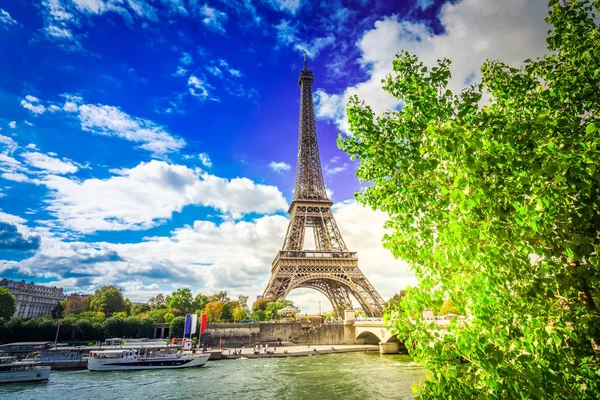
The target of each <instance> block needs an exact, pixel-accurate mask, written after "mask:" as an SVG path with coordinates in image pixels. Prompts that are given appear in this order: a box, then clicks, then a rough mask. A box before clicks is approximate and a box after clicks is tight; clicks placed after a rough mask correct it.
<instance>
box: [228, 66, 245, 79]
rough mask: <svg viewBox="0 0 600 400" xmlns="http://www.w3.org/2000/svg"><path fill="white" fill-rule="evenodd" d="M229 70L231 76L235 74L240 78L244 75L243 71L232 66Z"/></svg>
mask: <svg viewBox="0 0 600 400" xmlns="http://www.w3.org/2000/svg"><path fill="white" fill-rule="evenodd" d="M228 71H229V73H230V74H231V76H235V77H236V78H239V77H240V76H242V72H241V71H239V70H237V69H235V68H230V69H228Z"/></svg>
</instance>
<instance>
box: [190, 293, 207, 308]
mask: <svg viewBox="0 0 600 400" xmlns="http://www.w3.org/2000/svg"><path fill="white" fill-rule="evenodd" d="M206 303H208V296H207V295H205V294H202V293H198V294H197V295H196V297H194V301H193V302H192V309H194V310H204V307H206Z"/></svg>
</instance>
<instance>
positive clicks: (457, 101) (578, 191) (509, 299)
mask: <svg viewBox="0 0 600 400" xmlns="http://www.w3.org/2000/svg"><path fill="white" fill-rule="evenodd" d="M550 7H551V11H550V14H549V16H548V18H547V20H546V21H547V22H548V23H549V24H551V25H552V27H551V30H550V31H549V33H548V38H547V43H548V55H545V56H544V57H541V58H539V59H535V60H526V61H525V62H524V64H523V67H521V68H514V67H510V66H508V65H505V64H503V63H501V62H498V61H487V62H486V63H485V64H484V65H483V67H482V73H483V77H482V81H481V83H476V84H473V85H471V86H470V87H469V88H468V89H466V90H464V91H463V92H462V93H460V94H458V95H457V94H454V93H453V92H452V91H450V90H448V88H447V84H448V80H449V79H450V71H449V65H450V61H449V60H445V59H444V60H441V61H438V63H437V65H436V66H434V67H433V68H428V67H426V66H424V65H423V64H422V63H421V62H419V60H418V59H417V58H416V57H415V56H413V55H411V54H409V53H407V52H402V53H401V54H399V55H398V56H397V57H396V59H395V61H394V72H393V74H391V75H390V76H389V77H388V78H387V79H386V80H385V81H384V89H385V90H386V91H387V92H388V93H390V94H392V95H393V96H395V97H396V98H397V99H399V100H402V101H403V103H404V104H403V107H402V109H401V110H399V111H393V112H388V113H386V114H385V115H383V116H380V117H376V116H375V115H374V113H373V111H372V109H371V108H370V107H368V106H367V105H365V104H364V103H362V102H361V101H360V100H359V99H358V98H356V97H354V98H353V99H351V101H350V104H349V106H348V110H347V111H348V116H349V123H350V130H351V132H352V134H353V135H352V136H350V137H347V138H341V139H340V145H341V147H342V148H343V149H344V150H345V151H346V152H347V153H349V154H350V155H351V157H352V158H353V159H359V160H360V166H359V168H358V172H357V175H358V176H359V178H360V179H361V180H364V181H370V182H373V185H372V186H371V187H369V188H367V189H366V190H364V191H363V192H361V193H360V194H358V196H357V197H358V199H359V201H360V202H362V203H364V204H366V205H369V206H371V207H373V208H375V209H379V210H382V211H384V212H386V213H388V214H389V217H390V219H389V221H388V222H387V224H386V227H387V228H388V229H389V231H390V233H389V234H387V235H386V236H385V237H384V245H385V246H386V247H387V248H388V249H390V250H391V251H392V252H393V254H394V255H395V256H396V257H401V258H402V259H404V260H405V261H407V262H408V263H409V265H410V266H411V268H412V270H413V271H414V273H415V275H416V276H417V278H418V280H419V284H418V286H417V287H415V288H410V289H409V290H407V294H406V296H404V298H403V300H402V309H404V310H405V311H406V312H400V311H395V312H394V311H392V312H391V313H389V314H388V316H387V318H389V320H390V322H391V324H392V325H393V326H394V327H395V329H396V332H397V333H398V334H399V336H400V338H401V340H403V341H405V342H406V344H407V347H408V348H409V351H410V352H411V354H412V355H413V356H415V359H416V360H418V361H421V362H422V363H423V364H424V365H425V366H426V368H427V370H428V374H427V378H426V381H425V383H424V385H423V386H422V387H421V388H420V396H421V398H439V399H448V398H456V399H462V398H481V399H484V398H485V399H487V398H511V399H512V398H523V399H524V398H538V399H542V398H562V399H567V398H568V399H575V398H576V399H586V398H594V397H595V396H596V395H597V393H599V392H600V385H599V383H600V379H599V377H600V366H599V357H598V353H597V352H596V351H595V350H594V348H595V345H596V343H598V340H599V339H598V338H599V337H600V328H599V325H600V324H599V312H598V306H597V304H596V302H597V299H598V289H599V277H600V273H599V270H600V258H599V256H598V254H599V252H600V236H599V232H600V172H599V171H597V168H598V166H599V165H600V131H599V127H600V117H599V111H600V110H599V105H600V97H599V88H600V47H599V46H598V43H600V29H599V27H598V18H597V16H598V13H599V12H600V10H599V8H600V2H599V1H595V2H593V3H592V2H590V1H571V0H565V1H556V2H554V1H553V2H551V3H550ZM487 96H490V98H491V99H492V100H491V101H488V102H485V101H484V100H482V99H485V98H486V97H487ZM482 103H484V105H482ZM445 299H450V300H451V301H453V302H454V304H456V305H457V307H458V310H459V311H460V313H461V314H465V315H467V316H468V319H467V320H466V321H464V322H461V321H453V322H452V323H451V325H450V327H449V328H444V330H442V329H441V328H440V329H438V328H436V327H434V326H433V325H430V324H429V323H427V322H426V321H424V320H423V319H422V318H421V317H420V316H421V315H422V312H423V310H424V309H425V308H430V309H431V307H432V306H436V305H439V304H441V303H442V302H443V301H444V300H445Z"/></svg>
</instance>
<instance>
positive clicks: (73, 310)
mask: <svg viewBox="0 0 600 400" xmlns="http://www.w3.org/2000/svg"><path fill="white" fill-rule="evenodd" d="M63 301H64V310H63V312H62V316H63V317H66V316H67V315H69V314H80V313H82V312H85V304H84V303H83V301H81V300H80V299H78V298H75V297H72V298H69V299H67V300H63Z"/></svg>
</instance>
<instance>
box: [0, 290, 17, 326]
mask: <svg viewBox="0 0 600 400" xmlns="http://www.w3.org/2000/svg"><path fill="white" fill-rule="evenodd" d="M16 303H17V300H16V299H15V296H13V295H12V293H11V292H10V291H9V290H8V289H5V288H0V318H4V319H5V320H7V321H8V320H9V319H10V318H11V317H12V316H13V315H14V314H15V311H16V310H17V306H16Z"/></svg>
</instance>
